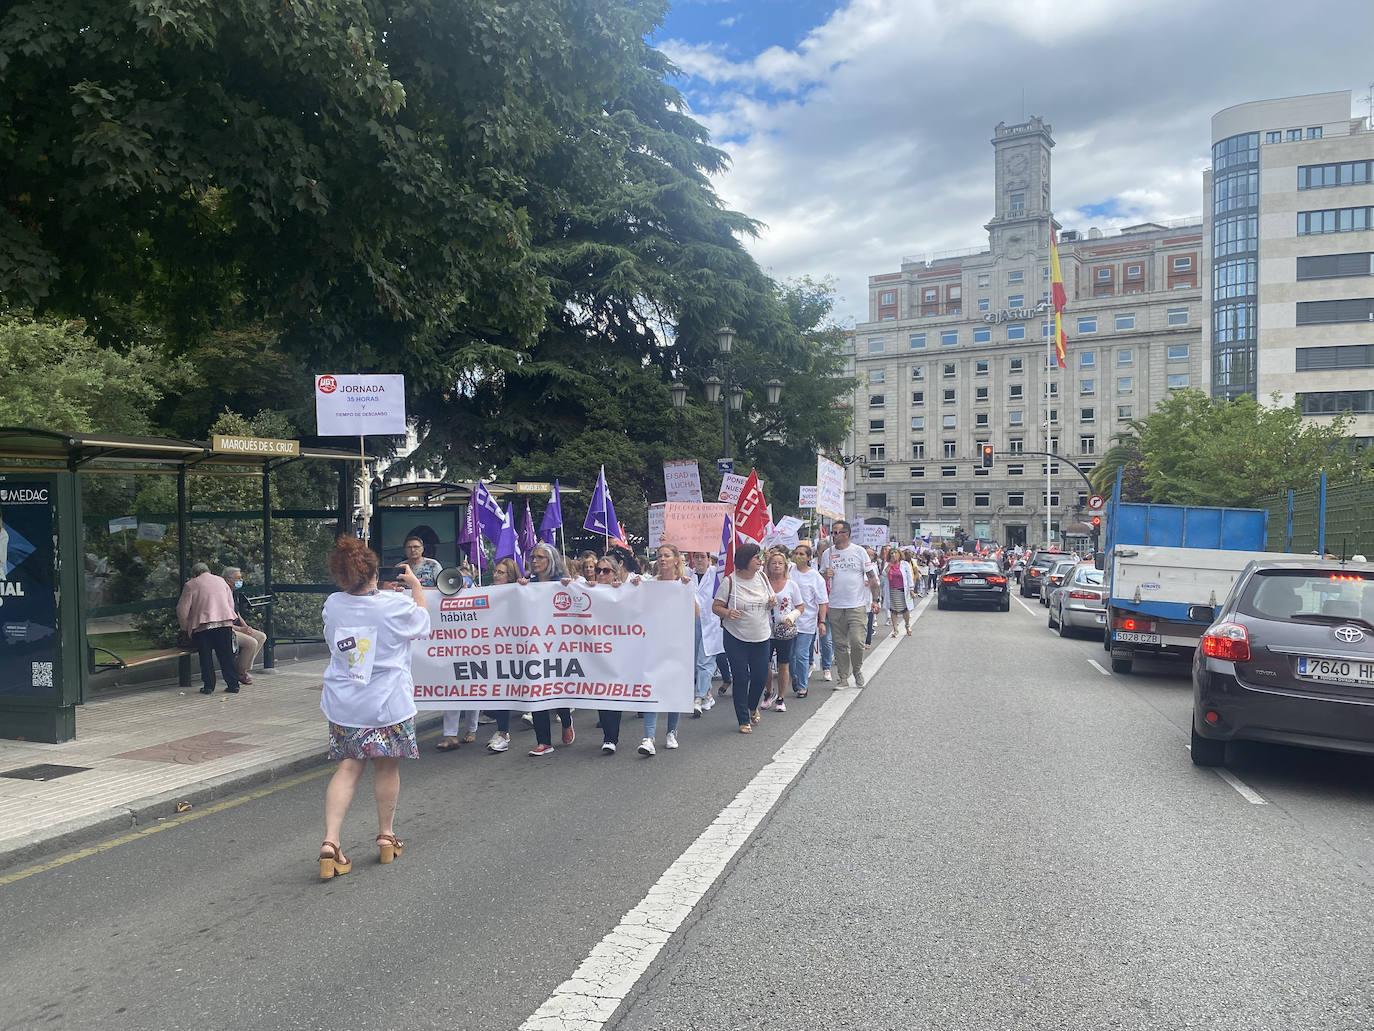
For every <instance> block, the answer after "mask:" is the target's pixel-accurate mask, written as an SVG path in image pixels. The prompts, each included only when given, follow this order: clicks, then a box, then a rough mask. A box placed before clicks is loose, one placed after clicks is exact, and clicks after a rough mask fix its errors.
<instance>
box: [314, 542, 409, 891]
mask: <svg viewBox="0 0 1374 1031" xmlns="http://www.w3.org/2000/svg"><path fill="white" fill-rule="evenodd" d="M399 568H400V569H401V575H400V576H399V577H397V581H398V582H399V583H400V584H402V585H403V586H404V587H406V588H407V589H408V591H409V593H399V592H396V591H378V589H377V555H376V553H375V552H373V551H372V549H371V548H369V547H368V546H367V545H366V544H364V543H363V542H362V541H360V540H359V539H358V538H356V537H353V536H344V537H340V538H339V541H338V544H337V546H336V547H335V548H334V551H333V552H332V553H331V554H330V556H329V571H330V573H331V574H332V575H333V577H334V582H335V583H336V584H338V585H339V587H340V588H341V589H340V590H339V591H338V592H337V593H335V594H331V595H330V596H329V597H328V599H326V601H325V603H324V611H323V617H324V640H325V647H327V648H328V649H329V655H330V659H329V665H328V666H327V667H325V671H324V691H323V693H322V694H321V696H320V708H321V709H323V710H324V714H325V716H327V717H328V718H329V757H330V758H331V759H338V760H339V768H338V769H337V770H335V771H334V776H333V777H331V778H330V780H329V786H328V787H327V788H326V789H325V794H324V844H323V845H322V846H320V877H321V878H322V879H324V880H328V879H329V878H331V877H333V876H334V875H335V874H346V873H348V871H349V870H351V869H352V868H353V863H352V861H351V860H349V859H348V858H347V857H346V856H345V855H344V854H343V850H342V849H341V848H340V847H339V837H340V832H341V831H342V830H343V818H344V814H345V813H347V812H348V806H349V803H350V802H352V801H353V792H354V791H355V790H356V789H357V786H358V780H359V778H361V777H362V775H363V770H364V769H365V768H366V767H367V763H368V761H369V760H371V762H372V790H373V793H374V794H375V795H376V797H377V825H378V831H377V848H378V851H379V855H380V858H381V861H382V862H383V863H389V862H391V861H392V860H393V859H394V858H395V857H396V856H399V855H400V854H401V844H402V842H401V841H400V840H399V839H398V838H397V837H396V828H395V826H394V822H395V817H396V799H397V796H398V795H399V794H400V791H401V763H400V761H401V760H402V759H418V758H419V755H420V753H419V749H418V748H417V747H416V744H415V698H414V694H415V685H414V681H412V680H411V677H410V642H411V641H413V640H416V639H417V638H421V637H425V636H426V635H428V634H429V630H430V622H429V609H428V608H426V607H425V592H424V588H423V587H421V586H420V581H419V579H418V578H417V577H416V576H415V574H414V573H412V572H411V571H410V569H409V567H407V566H404V565H402V566H400V567H399Z"/></svg>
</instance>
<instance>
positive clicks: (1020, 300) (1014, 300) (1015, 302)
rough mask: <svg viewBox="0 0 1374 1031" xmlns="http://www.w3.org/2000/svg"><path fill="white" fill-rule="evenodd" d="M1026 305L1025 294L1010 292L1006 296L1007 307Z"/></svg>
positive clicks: (1022, 306)
mask: <svg viewBox="0 0 1374 1031" xmlns="http://www.w3.org/2000/svg"><path fill="white" fill-rule="evenodd" d="M1025 305H1026V295H1025V294H1012V295H1010V296H1009V297H1008V298H1007V307H1008V308H1024V307H1025Z"/></svg>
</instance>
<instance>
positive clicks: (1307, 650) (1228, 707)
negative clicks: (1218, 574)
mask: <svg viewBox="0 0 1374 1031" xmlns="http://www.w3.org/2000/svg"><path fill="white" fill-rule="evenodd" d="M1195 607H1196V608H1203V606H1195ZM1205 615H1206V614H1205V613H1204V618H1205ZM1242 739H1243V740H1249V741H1269V742H1275V743H1279V744H1290V745H1302V746H1304V747H1307V748H1326V749H1332V750H1335V751H1344V752H1360V753H1363V754H1365V755H1374V565H1371V564H1370V563H1367V562H1341V561H1338V560H1336V559H1321V558H1317V557H1306V556H1287V557H1283V558H1272V559H1260V560H1257V561H1254V562H1251V563H1250V564H1249V565H1247V566H1246V567H1245V569H1244V570H1242V571H1241V574H1240V576H1239V577H1237V578H1236V582H1235V584H1234V585H1233V586H1232V588H1231V593H1230V594H1229V595H1227V597H1226V600H1225V601H1224V602H1222V605H1221V608H1220V611H1219V612H1218V613H1217V615H1216V617H1215V620H1214V621H1213V623H1212V625H1211V626H1209V627H1208V628H1207V631H1206V633H1204V634H1203V636H1202V640H1201V641H1200V642H1199V644H1198V648H1197V652H1196V653H1195V655H1194V657H1193V742H1192V749H1193V762H1194V763H1196V764H1197V765H1199V766H1220V765H1221V764H1222V763H1224V762H1225V761H1226V742H1228V741H1235V740H1242Z"/></svg>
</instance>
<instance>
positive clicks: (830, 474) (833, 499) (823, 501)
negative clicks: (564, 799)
mask: <svg viewBox="0 0 1374 1031" xmlns="http://www.w3.org/2000/svg"><path fill="white" fill-rule="evenodd" d="M816 511H817V512H819V513H820V514H821V515H823V516H829V517H830V518H831V519H843V518H844V467H843V466H841V465H840V464H839V463H838V462H832V461H830V460H829V459H828V458H825V457H824V456H822V455H817V456H816Z"/></svg>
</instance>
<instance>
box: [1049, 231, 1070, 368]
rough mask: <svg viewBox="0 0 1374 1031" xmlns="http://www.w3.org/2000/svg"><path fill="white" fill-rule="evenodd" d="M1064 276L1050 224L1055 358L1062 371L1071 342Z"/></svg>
mask: <svg viewBox="0 0 1374 1031" xmlns="http://www.w3.org/2000/svg"><path fill="white" fill-rule="evenodd" d="M1067 300H1068V298H1067V297H1066V296H1065V294H1064V274H1063V273H1062V272H1060V271H1059V247H1058V246H1057V245H1056V243H1055V239H1054V224H1053V223H1051V224H1050V302H1051V303H1052V304H1053V305H1054V356H1055V359H1056V360H1057V361H1058V362H1059V367H1060V368H1061V369H1065V368H1068V362H1067V361H1066V360H1065V357H1064V345H1065V344H1067V343H1068V342H1069V338H1068V336H1067V335H1066V334H1065V333H1064V304H1065V303H1066V302H1067Z"/></svg>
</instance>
